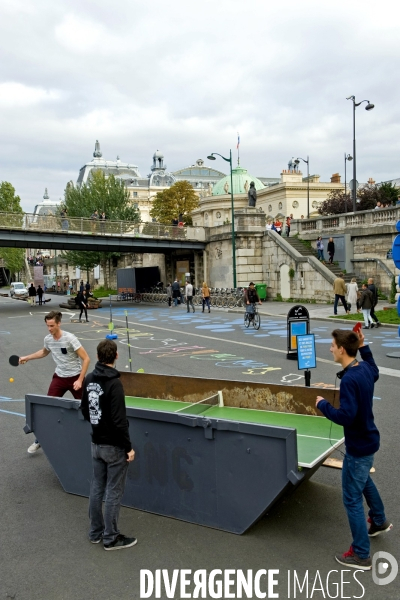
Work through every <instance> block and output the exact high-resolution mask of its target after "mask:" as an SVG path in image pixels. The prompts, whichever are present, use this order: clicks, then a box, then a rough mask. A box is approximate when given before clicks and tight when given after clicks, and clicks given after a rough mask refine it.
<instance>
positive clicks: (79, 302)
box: [75, 292, 89, 323]
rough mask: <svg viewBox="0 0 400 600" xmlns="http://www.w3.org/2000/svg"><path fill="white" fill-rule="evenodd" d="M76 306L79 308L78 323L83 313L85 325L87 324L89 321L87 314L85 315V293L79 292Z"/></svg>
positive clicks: (80, 321)
mask: <svg viewBox="0 0 400 600" xmlns="http://www.w3.org/2000/svg"><path fill="white" fill-rule="evenodd" d="M75 302H76V304H77V305H78V306H79V308H80V311H81V312H80V315H79V323H82V313H83V312H84V313H85V318H86V323H89V319H88V314H87V294H86V292H79V294H78V295H77V297H76V301H75Z"/></svg>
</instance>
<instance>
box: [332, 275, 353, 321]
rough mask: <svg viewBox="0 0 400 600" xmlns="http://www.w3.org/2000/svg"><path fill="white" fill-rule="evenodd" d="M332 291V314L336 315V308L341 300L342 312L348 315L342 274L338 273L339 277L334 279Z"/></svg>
mask: <svg viewBox="0 0 400 600" xmlns="http://www.w3.org/2000/svg"><path fill="white" fill-rule="evenodd" d="M333 291H334V293H335V302H334V305H333V314H334V315H337V307H338V302H339V300H341V302H342V304H343V307H344V310H345V312H346V313H347V314H349V312H350V311H349V309H348V306H347V302H346V298H345V296H346V284H345V282H344V279H343V273H339V276H338V277H336V279H335V281H334V282H333Z"/></svg>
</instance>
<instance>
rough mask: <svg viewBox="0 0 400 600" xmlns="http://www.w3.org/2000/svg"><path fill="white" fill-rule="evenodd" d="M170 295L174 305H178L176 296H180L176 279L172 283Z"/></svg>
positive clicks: (179, 288) (179, 287)
mask: <svg viewBox="0 0 400 600" xmlns="http://www.w3.org/2000/svg"><path fill="white" fill-rule="evenodd" d="M172 297H173V299H174V306H178V298H180V297H181V286H180V285H179V282H178V280H177V279H175V281H174V283H173V284H172Z"/></svg>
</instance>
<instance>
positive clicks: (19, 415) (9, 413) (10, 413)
mask: <svg viewBox="0 0 400 600" xmlns="http://www.w3.org/2000/svg"><path fill="white" fill-rule="evenodd" d="M0 412H2V413H7V414H8V415H17V417H25V416H26V415H24V414H23V413H17V412H12V411H11V410H2V409H1V408H0Z"/></svg>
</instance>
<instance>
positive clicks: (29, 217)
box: [0, 212, 205, 241]
mask: <svg viewBox="0 0 400 600" xmlns="http://www.w3.org/2000/svg"><path fill="white" fill-rule="evenodd" d="M0 229H19V230H33V231H38V232H39V231H41V232H42V231H43V232H49V231H51V232H61V233H65V234H69V233H74V234H82V235H95V236H102V235H112V236H119V237H120V236H130V237H143V238H146V237H149V238H169V239H177V240H180V239H186V240H197V241H200V240H201V241H202V240H204V239H205V234H204V228H203V227H179V226H174V225H162V224H161V223H133V222H131V221H111V220H108V219H106V220H105V221H100V220H94V219H85V218H83V217H78V218H76V217H62V216H57V215H34V214H32V213H25V214H22V215H21V214H16V213H4V212H3V213H1V212H0Z"/></svg>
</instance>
